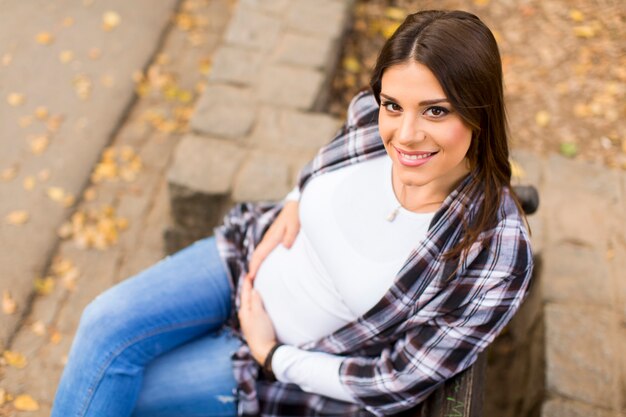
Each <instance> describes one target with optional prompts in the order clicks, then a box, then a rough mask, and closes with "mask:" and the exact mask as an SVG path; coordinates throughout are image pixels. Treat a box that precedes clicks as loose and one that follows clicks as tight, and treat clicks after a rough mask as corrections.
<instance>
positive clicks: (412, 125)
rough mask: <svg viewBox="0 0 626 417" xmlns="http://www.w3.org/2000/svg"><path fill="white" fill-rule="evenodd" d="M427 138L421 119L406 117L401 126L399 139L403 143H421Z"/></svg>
mask: <svg viewBox="0 0 626 417" xmlns="http://www.w3.org/2000/svg"><path fill="white" fill-rule="evenodd" d="M424 137H425V133H424V131H423V130H422V126H421V124H420V123H419V118H417V117H411V116H408V115H404V117H403V118H402V121H401V124H400V130H399V132H398V139H399V140H400V141H401V142H405V143H410V142H415V141H421V140H423V139H424Z"/></svg>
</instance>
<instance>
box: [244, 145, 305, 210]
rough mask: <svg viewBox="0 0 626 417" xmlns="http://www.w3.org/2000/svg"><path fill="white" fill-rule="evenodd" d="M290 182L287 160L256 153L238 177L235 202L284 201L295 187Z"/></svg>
mask: <svg viewBox="0 0 626 417" xmlns="http://www.w3.org/2000/svg"><path fill="white" fill-rule="evenodd" d="M290 180H291V176H290V174H289V162H288V161H287V160H285V158H281V157H280V156H276V155H273V154H268V153H255V154H253V155H251V156H250V159H249V160H248V161H247V162H246V163H245V164H244V166H243V167H242V169H241V172H239V174H238V175H237V180H236V182H235V186H234V190H233V200H235V201H236V202H239V201H277V200H282V199H283V198H284V197H285V196H286V195H287V193H288V192H289V190H291V188H292V187H293V185H294V184H293V182H292V181H290Z"/></svg>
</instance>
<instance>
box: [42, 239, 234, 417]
mask: <svg viewBox="0 0 626 417" xmlns="http://www.w3.org/2000/svg"><path fill="white" fill-rule="evenodd" d="M230 295H231V289H230V285H229V283H228V278H227V275H226V271H225V270H224V266H223V264H222V261H221V259H220V258H219V256H218V253H217V248H216V245H215V239H214V238H206V239H203V240H200V241H198V242H196V243H194V244H193V245H191V246H189V247H188V248H186V249H184V250H182V251H180V252H178V253H177V254H175V255H173V256H170V257H167V258H165V259H163V260H162V261H160V262H159V263H157V264H155V265H154V266H152V267H150V268H148V269H147V270H145V271H143V272H141V273H140V274H138V275H136V276H135V277H132V278H129V279H127V280H125V281H123V282H121V283H120V284H118V285H116V286H114V287H112V288H110V289H109V290H107V291H105V292H104V293H102V294H101V295H99V296H98V297H96V298H95V299H94V300H93V301H92V302H91V303H90V304H89V305H88V306H87V308H86V309H85V311H84V312H83V315H82V317H81V320H80V325H79V327H78V331H77V333H76V337H75V339H74V342H73V344H72V348H71V351H70V354H69V357H68V363H67V365H66V367H65V370H64V371H63V376H62V377H61V382H60V384H59V387H58V390H57V393H56V397H55V400H54V405H53V409H52V414H51V416H52V417H87V416H88V417H91V416H94V417H95V416H98V417H109V416H110V417H125V416H133V417H187V416H194V417H199V416H234V415H236V403H235V397H234V390H235V387H236V383H235V380H234V377H233V375H232V366H231V362H230V355H231V354H232V353H233V352H234V351H236V350H237V349H238V348H239V346H240V344H241V342H240V341H239V339H237V338H236V337H235V336H234V335H233V334H232V332H231V331H230V330H229V329H228V328H227V327H225V326H224V323H225V321H226V320H227V318H228V316H229V313H230V308H231V301H230Z"/></svg>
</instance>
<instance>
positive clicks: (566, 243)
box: [488, 151, 626, 417]
mask: <svg viewBox="0 0 626 417" xmlns="http://www.w3.org/2000/svg"><path fill="white" fill-rule="evenodd" d="M513 158H514V160H516V161H517V162H518V163H519V166H520V168H521V173H522V177H523V182H526V183H531V184H535V185H537V186H538V188H539V192H540V196H541V203H540V210H539V211H538V212H537V213H536V214H535V215H533V216H532V217H530V218H529V220H530V223H531V228H532V229H533V232H534V237H533V247H534V251H535V253H536V254H537V255H538V256H539V262H538V268H537V270H536V275H537V277H536V278H537V279H536V281H535V283H534V286H533V289H532V291H531V294H530V296H529V298H528V300H527V301H526V303H525V304H524V305H523V306H522V309H521V310H520V312H519V314H518V315H517V316H516V317H515V318H514V319H513V322H512V323H511V325H510V326H509V327H508V331H507V332H504V334H503V335H502V336H501V338H500V339H501V340H505V341H506V342H507V343H502V342H500V343H499V342H496V344H495V345H494V349H493V352H491V353H492V355H491V356H492V357H494V358H493V359H494V361H493V362H498V361H500V362H502V363H500V364H499V365H497V366H496V365H494V366H493V367H492V369H493V370H494V373H498V372H499V373H500V375H493V376H492V378H493V379H492V380H491V381H498V380H499V382H500V383H501V384H503V385H504V386H507V387H509V391H508V392H506V393H504V395H502V397H505V398H499V399H498V401H491V405H494V403H498V402H499V403H500V404H501V405H502V408H500V409H499V411H498V414H497V415H498V416H501V417H507V416H527V415H528V416H530V415H538V414H537V413H539V411H538V410H541V411H540V414H541V416H542V417H570V416H572V417H578V416H580V417H582V416H585V417H618V416H624V415H625V414H626V356H625V355H624V353H625V346H626V280H625V278H626V275H625V272H624V271H625V270H626V264H625V262H626V172H624V171H615V170H609V169H607V168H605V167H603V166H601V165H595V164H591V163H584V162H577V161H572V160H569V159H566V158H564V157H561V156H557V155H552V156H549V157H547V158H541V157H538V156H537V155H535V154H533V153H529V152H524V151H517V152H514V155H513ZM498 355H500V357H499V358H497V357H496V356H498ZM488 373H489V371H488ZM489 382H490V380H489V378H488V384H489ZM492 385H493V383H492ZM501 394H502V393H501ZM496 409H497V408H496ZM492 413H493V411H492ZM494 415H495V414H494Z"/></svg>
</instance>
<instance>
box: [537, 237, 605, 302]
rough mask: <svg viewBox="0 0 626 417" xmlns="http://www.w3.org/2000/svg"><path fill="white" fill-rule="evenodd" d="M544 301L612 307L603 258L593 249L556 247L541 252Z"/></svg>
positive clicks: (563, 245) (576, 246)
mask: <svg viewBox="0 0 626 417" xmlns="http://www.w3.org/2000/svg"><path fill="white" fill-rule="evenodd" d="M542 276H543V277H542V279H541V283H542V288H541V289H542V292H543V297H544V299H545V301H555V302H576V303H585V304H596V305H598V306H612V305H614V301H613V299H614V292H613V289H612V284H613V283H612V280H611V276H610V274H609V270H608V268H607V264H606V254H605V253H600V251H599V250H598V249H596V248H593V247H585V246H580V245H574V244H571V243H559V244H555V245H550V246H548V247H547V248H546V249H545V250H544V252H543V271H542Z"/></svg>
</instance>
